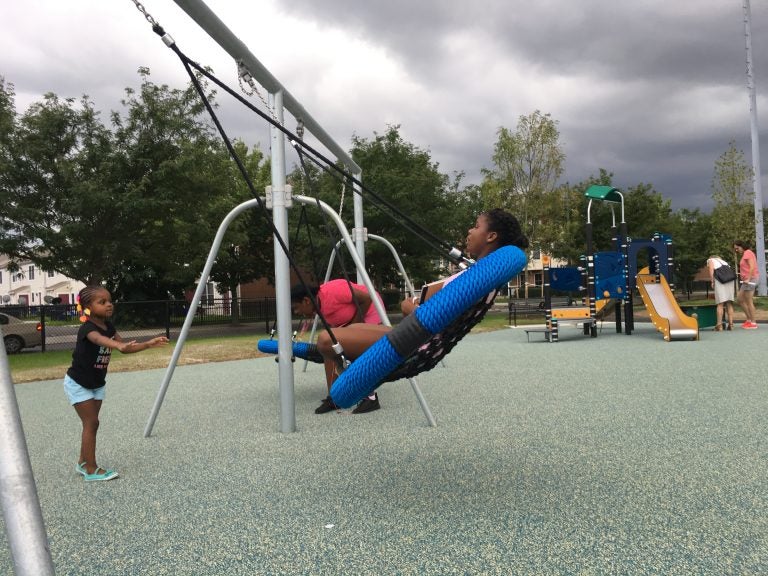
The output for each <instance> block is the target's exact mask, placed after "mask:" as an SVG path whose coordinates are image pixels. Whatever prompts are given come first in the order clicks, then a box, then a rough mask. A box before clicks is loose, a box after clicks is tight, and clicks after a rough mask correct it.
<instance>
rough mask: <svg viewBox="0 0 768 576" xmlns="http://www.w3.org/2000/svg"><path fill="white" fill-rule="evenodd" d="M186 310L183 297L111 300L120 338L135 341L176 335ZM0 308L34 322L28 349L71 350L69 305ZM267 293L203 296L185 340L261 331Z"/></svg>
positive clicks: (74, 318) (267, 319) (267, 315)
mask: <svg viewBox="0 0 768 576" xmlns="http://www.w3.org/2000/svg"><path fill="white" fill-rule="evenodd" d="M189 310H190V305H189V303H187V302H185V301H183V300H181V301H180V300H156V301H147V302H115V311H114V315H113V317H112V322H113V323H114V324H115V326H116V327H117V329H118V332H119V333H120V335H121V336H122V337H123V338H124V339H133V338H136V339H141V338H149V337H152V336H158V335H161V334H164V335H166V336H167V337H168V338H172V339H175V338H176V337H178V335H179V333H180V331H181V327H182V325H183V324H184V320H185V318H186V317H187V314H188V312H189ZM0 312H2V313H4V314H8V315H9V316H14V317H16V318H18V319H20V320H24V321H28V322H38V323H40V326H41V331H40V332H41V335H42V339H41V342H40V344H39V346H35V347H32V348H28V350H31V351H34V350H36V351H43V352H45V351H46V350H63V349H69V350H71V349H72V348H74V343H75V339H76V336H77V330H78V328H79V326H80V320H79V314H78V312H77V306H76V305H75V304H46V305H41V306H18V305H12V306H0ZM275 317H276V315H275V299H274V298H273V297H264V298H249V299H240V300H237V301H234V302H233V301H231V300H225V299H206V300H205V301H204V302H203V303H201V304H200V305H199V306H198V307H197V310H196V312H195V317H194V318H193V320H192V324H191V328H190V332H189V335H188V337H189V338H202V337H209V338H210V337H216V336H231V335H233V334H266V333H268V332H269V331H270V329H271V328H272V325H273V324H274V321H275Z"/></svg>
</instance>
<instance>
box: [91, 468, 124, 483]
mask: <svg viewBox="0 0 768 576" xmlns="http://www.w3.org/2000/svg"><path fill="white" fill-rule="evenodd" d="M99 470H101V474H99ZM117 477H118V473H117V472H115V471H114V470H104V468H96V470H95V471H94V473H93V474H88V473H86V474H84V475H83V478H84V479H85V481H86V482H98V481H100V480H114V479H115V478H117Z"/></svg>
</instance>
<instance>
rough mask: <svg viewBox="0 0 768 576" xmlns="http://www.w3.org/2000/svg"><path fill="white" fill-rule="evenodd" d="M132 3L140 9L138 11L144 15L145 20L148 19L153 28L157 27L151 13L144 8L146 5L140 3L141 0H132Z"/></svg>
mask: <svg viewBox="0 0 768 576" xmlns="http://www.w3.org/2000/svg"><path fill="white" fill-rule="evenodd" d="M132 2H133V3H134V4H135V5H136V8H137V9H138V11H139V12H141V13H142V14H143V15H144V18H146V19H147V22H149V23H150V24H152V26H157V22H156V21H155V19H154V18H152V15H151V14H150V13H149V12H147V10H146V8H144V4H142V3H141V2H139V0H132Z"/></svg>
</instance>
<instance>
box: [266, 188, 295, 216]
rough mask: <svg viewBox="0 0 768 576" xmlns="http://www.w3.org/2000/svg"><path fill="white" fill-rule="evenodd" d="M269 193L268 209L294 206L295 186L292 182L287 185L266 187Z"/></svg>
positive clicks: (267, 198) (267, 199)
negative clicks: (293, 186)
mask: <svg viewBox="0 0 768 576" xmlns="http://www.w3.org/2000/svg"><path fill="white" fill-rule="evenodd" d="M264 190H265V191H266V193H267V197H266V203H267V209H268V210H272V208H274V207H275V206H277V207H281V206H282V207H284V208H291V207H292V206H293V188H292V187H291V185H290V184H286V185H285V186H282V187H281V186H267V187H266V188H265V189H264Z"/></svg>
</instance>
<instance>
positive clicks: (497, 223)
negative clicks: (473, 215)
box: [482, 208, 528, 250]
mask: <svg viewBox="0 0 768 576" xmlns="http://www.w3.org/2000/svg"><path fill="white" fill-rule="evenodd" d="M482 214H483V215H484V216H485V218H486V220H487V221H488V230H490V231H491V232H496V234H498V236H499V245H500V246H509V245H512V246H517V247H518V248H520V249H521V250H525V249H526V248H528V238H527V237H526V236H525V234H523V230H522V228H521V227H520V222H518V221H517V218H515V217H514V216H512V214H510V213H509V212H507V211H506V210H503V209H501V208H494V209H493V210H488V211H486V212H483V213H482Z"/></svg>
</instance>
